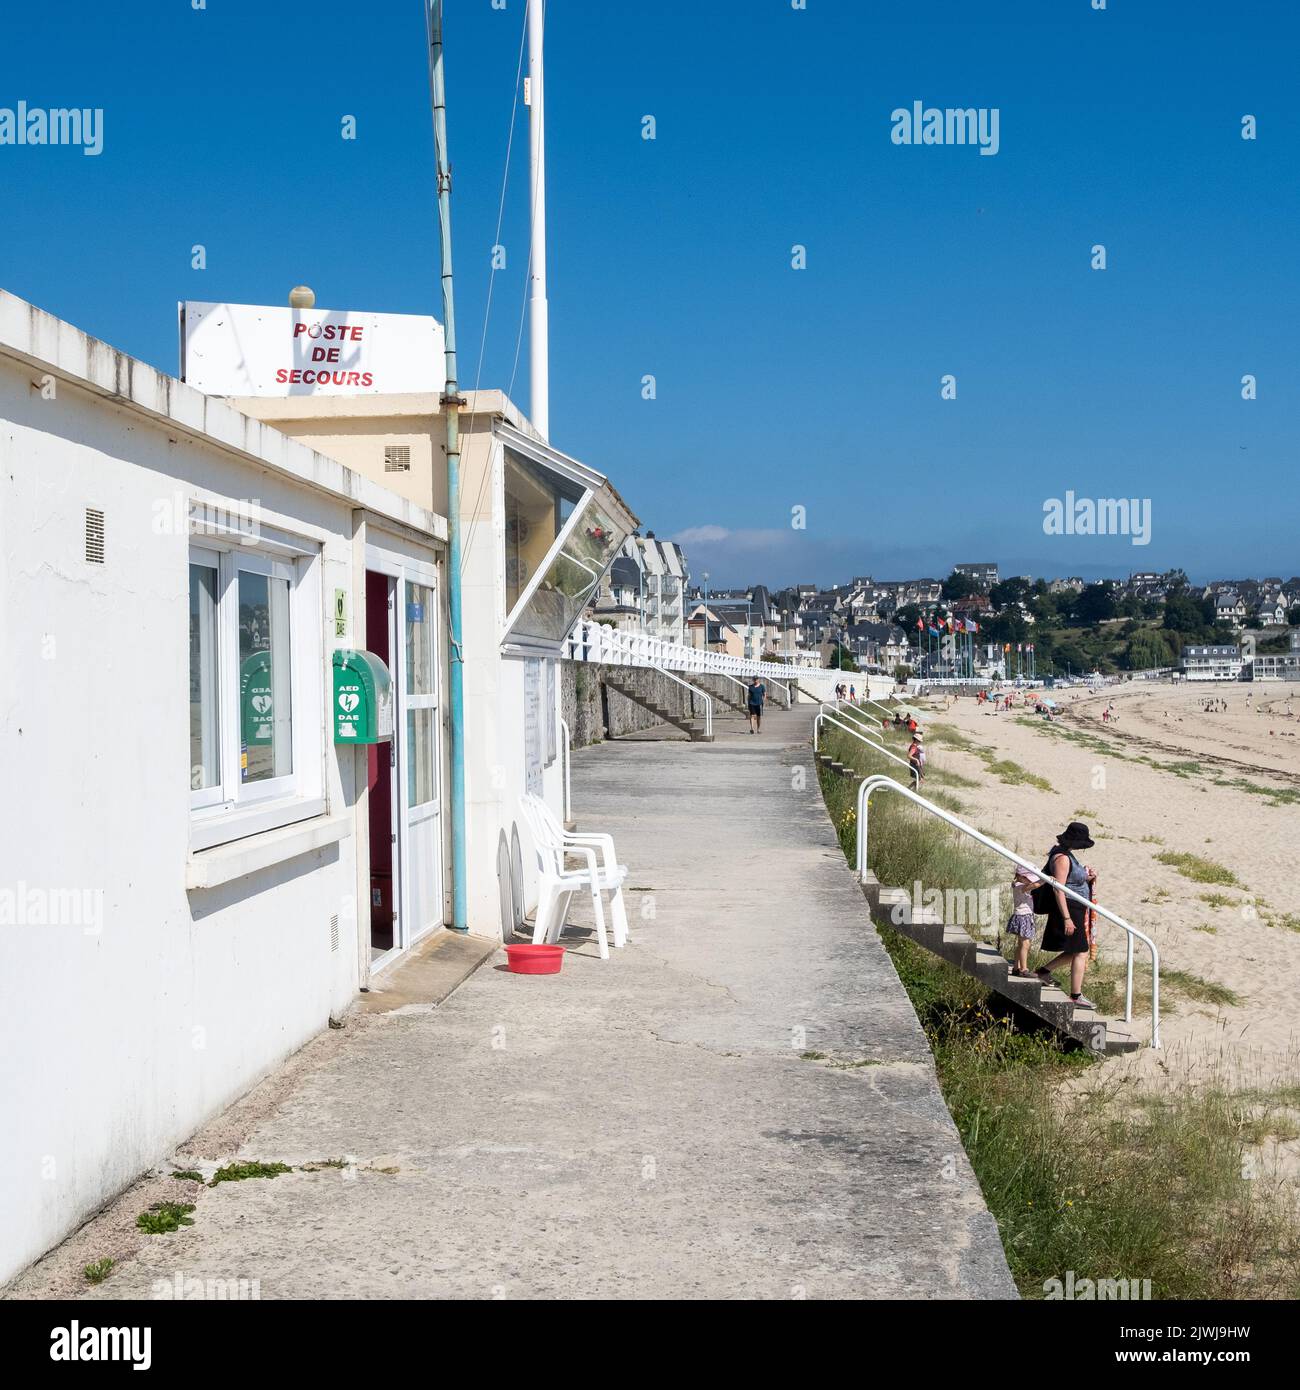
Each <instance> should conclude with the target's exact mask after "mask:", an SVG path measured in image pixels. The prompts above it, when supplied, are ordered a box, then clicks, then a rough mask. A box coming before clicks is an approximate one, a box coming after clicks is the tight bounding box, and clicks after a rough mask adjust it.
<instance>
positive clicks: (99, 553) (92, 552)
mask: <svg viewBox="0 0 1300 1390" xmlns="http://www.w3.org/2000/svg"><path fill="white" fill-rule="evenodd" d="M86 563H87V564H88V565H102V564H103V563H104V513H103V512H101V511H100V510H99V509H98V508H96V507H87V508H86Z"/></svg>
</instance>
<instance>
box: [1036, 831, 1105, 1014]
mask: <svg viewBox="0 0 1300 1390" xmlns="http://www.w3.org/2000/svg"><path fill="white" fill-rule="evenodd" d="M1094 843H1095V841H1094V840H1093V838H1092V836H1091V835H1090V834H1089V833H1088V827H1087V826H1086V825H1085V824H1084V823H1083V822H1082V821H1079V820H1072V821H1071V822H1070V823H1069V825H1067V826H1066V827H1065V829H1064V830H1063V831H1062V832H1061V833H1060V834H1059V835H1058V836H1057V837H1056V843H1055V844H1054V845H1053V846H1052V848H1051V850H1050V851H1049V852H1048V855H1047V863H1046V864H1045V865H1044V866H1043V877H1044V878H1045V879H1047V880H1049V881H1048V882H1046V883H1044V884H1042V886H1041V887H1039V888H1038V889H1037V890H1036V891H1035V893H1034V906H1035V907H1036V908H1038V909H1040V910H1042V911H1045V912H1046V913H1047V926H1046V927H1045V928H1044V930H1043V950H1044V951H1056V952H1058V954H1057V955H1056V956H1054V957H1053V958H1052V959H1051V960H1050V961H1048V962H1047V964H1046V965H1043V966H1040V967H1039V968H1038V970H1037V971H1036V972H1035V973H1036V974H1037V975H1038V978H1039V979H1040V980H1042V981H1043V982H1044V983H1045V984H1054V983H1055V981H1054V980H1053V979H1052V971H1053V970H1055V969H1057V968H1058V967H1059V966H1062V965H1067V964H1068V965H1069V967H1070V999H1071V1000H1072V1001H1073V1002H1074V1003H1075V1004H1078V1005H1079V1007H1080V1008H1084V1009H1095V1008H1096V1007H1097V1006H1096V1005H1095V1004H1094V1003H1093V1002H1092V1001H1091V1000H1090V999H1088V998H1086V997H1085V995H1084V993H1083V977H1084V973H1085V971H1086V970H1087V968H1088V944H1089V943H1088V908H1087V906H1086V905H1085V904H1084V903H1081V902H1076V901H1075V900H1074V899H1073V898H1067V897H1066V896H1065V894H1064V893H1062V892H1061V891H1060V889H1059V888H1055V887H1053V885H1052V883H1051V882H1050V880H1053V879H1055V881H1056V882H1057V883H1063V884H1064V885H1065V886H1066V887H1067V888H1071V889H1073V890H1074V892H1075V893H1077V894H1078V895H1079V896H1080V897H1082V898H1087V897H1089V896H1091V886H1092V885H1093V884H1094V883H1096V881H1097V875H1096V873H1095V872H1094V871H1093V870H1092V869H1090V868H1088V867H1087V866H1085V865H1084V864H1082V863H1080V862H1079V860H1078V858H1077V857H1076V856H1075V853H1074V851H1075V850H1076V849H1090V848H1091V847H1092V845H1093V844H1094Z"/></svg>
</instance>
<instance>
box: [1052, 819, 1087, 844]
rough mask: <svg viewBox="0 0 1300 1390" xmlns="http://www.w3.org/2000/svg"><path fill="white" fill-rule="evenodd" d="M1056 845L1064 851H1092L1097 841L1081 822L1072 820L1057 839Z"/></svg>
mask: <svg viewBox="0 0 1300 1390" xmlns="http://www.w3.org/2000/svg"><path fill="white" fill-rule="evenodd" d="M1056 843H1057V844H1058V845H1060V846H1061V847H1062V848H1063V849H1090V848H1091V847H1092V846H1093V845H1094V844H1096V841H1095V840H1094V839H1093V838H1092V836H1091V835H1090V834H1089V833H1088V827H1087V826H1086V825H1084V823H1083V822H1082V821H1081V820H1072V821H1071V822H1070V823H1069V825H1067V826H1066V827H1065V829H1064V830H1062V831H1061V833H1060V834H1059V835H1058V836H1057V837H1056Z"/></svg>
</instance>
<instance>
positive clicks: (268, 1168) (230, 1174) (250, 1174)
mask: <svg viewBox="0 0 1300 1390" xmlns="http://www.w3.org/2000/svg"><path fill="white" fill-rule="evenodd" d="M292 1172H293V1169H292V1168H290V1167H289V1165H288V1164H287V1163H258V1162H256V1161H254V1162H252V1163H227V1164H226V1166H225V1167H224V1168H218V1169H217V1171H216V1172H215V1173H213V1175H212V1181H211V1182H210V1183H209V1184H208V1186H209V1187H216V1185H217V1184H218V1183H222V1182H244V1181H246V1180H247V1179H248V1178H278V1177H279V1176H280V1174H281V1173H292Z"/></svg>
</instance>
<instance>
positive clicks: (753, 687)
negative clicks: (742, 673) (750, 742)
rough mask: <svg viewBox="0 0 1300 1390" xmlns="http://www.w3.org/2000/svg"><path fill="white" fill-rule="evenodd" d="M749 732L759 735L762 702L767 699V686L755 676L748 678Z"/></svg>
mask: <svg viewBox="0 0 1300 1390" xmlns="http://www.w3.org/2000/svg"><path fill="white" fill-rule="evenodd" d="M748 691H749V699H748V708H749V732H750V733H751V734H756V733H759V732H760V731H761V730H762V727H763V701H764V700H765V699H766V698H767V686H765V685H764V684H763V682H762V681H761V680H759V678H758V677H757V676H751V677H750V678H749V687H748Z"/></svg>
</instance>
